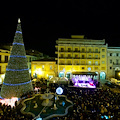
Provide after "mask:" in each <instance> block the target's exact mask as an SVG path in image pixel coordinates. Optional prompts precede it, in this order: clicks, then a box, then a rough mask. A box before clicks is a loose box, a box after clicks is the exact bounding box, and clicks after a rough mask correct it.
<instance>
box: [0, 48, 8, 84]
mask: <svg viewBox="0 0 120 120" xmlns="http://www.w3.org/2000/svg"><path fill="white" fill-rule="evenodd" d="M9 56H10V51H9V50H4V49H0V84H2V82H3V80H4V76H5V72H6V67H7V64H8V60H9Z"/></svg>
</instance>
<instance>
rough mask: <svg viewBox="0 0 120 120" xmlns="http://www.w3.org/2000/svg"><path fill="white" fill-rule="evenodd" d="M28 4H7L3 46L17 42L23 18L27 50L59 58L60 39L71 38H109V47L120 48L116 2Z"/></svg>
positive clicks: (1, 18) (0, 21)
mask: <svg viewBox="0 0 120 120" xmlns="http://www.w3.org/2000/svg"><path fill="white" fill-rule="evenodd" d="M16 1H17V0H16ZM26 1H27V2H26V3H24V2H23V1H20V0H18V1H17V2H15V3H14V5H13V3H11V2H9V3H7V5H6V4H5V3H3V6H4V5H5V7H4V9H3V8H0V11H1V15H0V29H1V32H0V43H12V42H13V38H14V34H15V31H16V26H17V19H18V17H20V18H21V21H22V23H21V24H22V31H23V39H24V44H25V48H26V49H36V50H38V51H40V52H42V53H44V54H47V55H49V56H51V57H53V56H56V55H55V44H56V40H57V39H58V38H70V36H71V35H85V38H88V39H97V40H99V39H105V40H106V43H108V45H109V46H117V47H119V46H120V10H119V4H118V3H116V2H114V1H112V2H111V1H109V2H105V0H95V1H93V0H56V1H55V0H54V1H52V0H51V1H50V0H43V1H40V2H34V0H26ZM1 6H2V5H1Z"/></svg>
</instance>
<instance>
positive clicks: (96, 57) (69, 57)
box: [59, 57, 100, 59]
mask: <svg viewBox="0 0 120 120" xmlns="http://www.w3.org/2000/svg"><path fill="white" fill-rule="evenodd" d="M59 59H100V57H98V58H97V57H59Z"/></svg>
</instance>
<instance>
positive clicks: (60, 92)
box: [56, 87, 63, 95]
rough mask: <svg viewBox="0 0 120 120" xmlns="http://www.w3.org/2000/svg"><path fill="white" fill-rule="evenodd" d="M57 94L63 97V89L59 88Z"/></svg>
mask: <svg viewBox="0 0 120 120" xmlns="http://www.w3.org/2000/svg"><path fill="white" fill-rule="evenodd" d="M56 93H57V94H58V95H61V94H62V93H63V89H62V88H61V87H58V88H57V89H56Z"/></svg>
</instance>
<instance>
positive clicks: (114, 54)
mask: <svg viewBox="0 0 120 120" xmlns="http://www.w3.org/2000/svg"><path fill="white" fill-rule="evenodd" d="M107 56H108V57H107V61H108V62H107V71H108V72H107V76H108V79H111V78H116V79H120V75H119V74H118V73H120V59H119V58H120V47H108V49H107Z"/></svg>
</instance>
